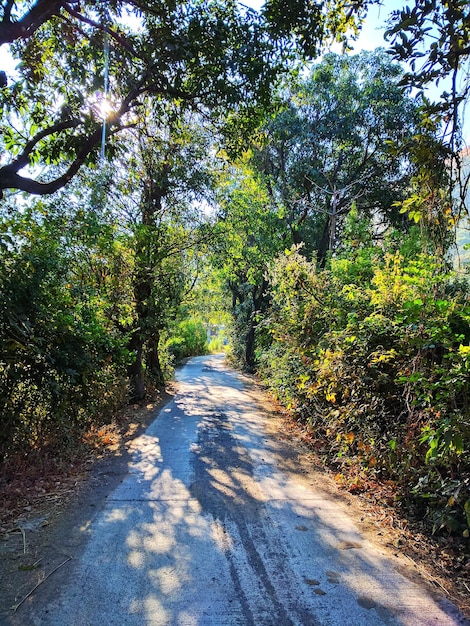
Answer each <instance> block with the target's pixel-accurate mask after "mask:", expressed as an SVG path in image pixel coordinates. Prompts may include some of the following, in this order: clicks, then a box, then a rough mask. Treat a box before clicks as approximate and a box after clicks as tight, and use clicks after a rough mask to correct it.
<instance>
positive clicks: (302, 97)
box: [258, 50, 418, 259]
mask: <svg viewBox="0 0 470 626" xmlns="http://www.w3.org/2000/svg"><path fill="white" fill-rule="evenodd" d="M401 77H402V70H401V69H400V67H399V66H397V65H395V64H393V63H392V62H391V61H390V60H389V58H388V56H387V55H386V54H385V52H384V51H382V50H378V51H375V52H362V53H361V54H359V55H356V56H352V57H348V56H338V55H334V54H330V55H327V56H326V57H325V59H324V60H323V61H321V62H320V63H319V64H317V65H314V66H313V68H312V70H311V72H310V74H309V75H308V76H307V77H306V78H305V79H304V78H301V79H300V80H298V81H297V83H294V84H293V85H292V86H291V87H290V88H289V89H288V91H287V97H286V100H287V101H288V104H287V105H286V107H285V109H284V111H281V112H280V113H279V114H278V115H276V116H274V118H273V119H272V121H271V122H269V123H268V124H267V127H266V137H267V141H266V146H265V148H264V149H263V151H262V152H261V153H260V154H259V155H258V166H259V167H261V168H262V169H263V170H264V172H265V173H266V175H267V177H268V182H269V186H270V189H271V194H272V196H273V198H274V200H275V201H276V202H277V204H278V205H279V207H280V208H282V210H283V211H284V214H285V216H286V221H287V224H288V227H289V228H290V230H291V231H292V236H293V240H294V242H295V243H300V242H301V241H303V242H306V243H307V244H308V249H310V250H311V249H312V248H313V249H317V250H318V252H319V256H320V258H322V259H324V258H325V255H326V253H327V252H328V251H334V250H335V248H336V246H337V243H338V237H339V236H340V232H341V227H342V221H343V220H344V217H345V216H346V215H347V213H348V212H349V211H350V209H351V206H352V205H353V204H355V205H356V206H357V208H358V210H359V211H360V212H361V213H362V214H366V215H368V216H370V217H371V216H374V218H375V220H376V222H379V221H385V222H386V223H388V224H390V223H393V222H395V223H396V222H397V220H399V219H400V218H399V214H398V210H397V209H396V207H395V203H396V202H397V201H398V200H400V199H401V198H403V193H404V191H405V190H406V189H407V187H408V184H409V179H410V175H411V171H412V170H411V167H410V164H409V161H408V160H407V159H408V158H409V155H408V154H407V153H404V152H403V150H402V148H403V146H406V145H407V144H406V142H407V141H409V140H410V139H411V138H412V137H413V136H414V134H415V133H416V130H417V127H418V110H417V105H416V104H415V103H414V101H413V100H412V99H411V98H409V97H407V95H406V94H405V93H403V90H402V89H401V87H400V86H399V84H398V83H399V81H400V79H401ZM397 147H398V149H396V148H397ZM308 231H310V234H309V232H308ZM312 236H313V237H314V239H313V241H312V240H311V239H310V241H309V237H312Z"/></svg>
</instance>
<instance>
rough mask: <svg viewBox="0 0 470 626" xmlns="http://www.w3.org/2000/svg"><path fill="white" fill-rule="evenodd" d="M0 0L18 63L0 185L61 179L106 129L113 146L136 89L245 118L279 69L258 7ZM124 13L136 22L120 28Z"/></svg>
mask: <svg viewBox="0 0 470 626" xmlns="http://www.w3.org/2000/svg"><path fill="white" fill-rule="evenodd" d="M2 8H3V16H2V21H1V22H0V35H3V41H5V42H8V41H12V40H14V43H13V44H12V46H11V50H12V53H13V56H14V58H15V59H17V60H18V61H20V66H19V78H18V79H17V80H16V79H14V80H13V82H11V80H9V81H8V82H9V84H7V85H6V86H5V87H3V88H2V89H1V94H0V97H1V100H0V103H1V117H2V135H3V147H4V151H5V153H6V154H7V155H9V156H8V159H7V160H5V161H4V162H3V163H2V164H1V166H0V191H3V190H5V189H9V188H11V189H19V190H22V191H26V192H28V193H32V194H41V195H43V194H50V193H53V192H55V191H57V190H58V189H60V188H62V187H63V186H64V185H65V184H67V182H68V181H70V180H71V178H72V177H73V176H74V175H76V173H77V172H78V170H79V169H80V167H81V166H82V165H83V164H86V163H90V162H93V161H94V160H95V159H96V156H97V154H96V152H97V145H98V144H99V142H100V140H101V138H102V136H103V132H104V131H105V132H106V134H107V137H108V142H109V145H108V151H110V150H112V141H111V139H112V138H113V137H114V136H116V135H118V134H119V133H120V132H121V131H122V130H123V129H124V128H126V127H128V126H129V125H133V124H134V122H135V115H136V112H137V110H138V107H139V106H140V104H139V103H140V101H141V98H142V97H143V96H144V95H145V94H150V95H153V96H155V98H156V101H158V102H161V103H165V101H167V100H171V99H172V98H177V99H179V101H180V103H181V105H184V106H186V108H188V109H190V108H197V109H200V110H205V111H206V112H207V111H208V110H212V111H219V112H220V111H221V110H224V111H225V112H227V111H228V110H232V111H238V112H240V111H242V110H243V111H245V112H246V120H251V122H250V123H248V122H247V126H250V125H251V124H252V123H254V121H255V119H256V106H259V105H260V104H267V103H268V102H269V99H270V89H271V84H272V82H273V79H274V78H275V76H276V75H277V73H278V71H279V69H280V67H281V63H280V60H281V57H282V54H280V53H279V49H276V46H275V45H274V44H273V43H271V42H270V41H269V39H268V37H267V35H266V32H265V30H264V27H263V24H262V23H261V20H260V19H259V17H258V16H257V14H256V13H255V12H254V11H251V10H240V8H239V7H238V5H237V3H235V2H205V1H204V0H200V1H198V0H195V1H193V2H186V3H173V2H170V3H167V2H160V1H159V0H153V1H147V2H145V1H144V2H132V1H131V2H119V1H118V2H113V3H109V4H107V5H106V6H104V7H101V8H96V3H95V2H92V1H88V2H81V3H80V4H79V3H77V2H73V1H71V2H65V1H64V2H52V3H45V2H37V3H36V4H34V5H32V6H29V5H28V7H27V8H26V9H25V10H24V11H23V12H22V11H21V8H22V7H21V5H20V3H17V2H13V1H11V0H4V2H3V6H2ZM126 11H130V12H132V13H133V14H134V15H135V16H137V18H138V19H139V20H140V23H141V27H140V28H139V29H134V30H132V28H130V27H129V26H126V25H125V23H124V17H125V12H126ZM23 29H24V30H23ZM108 66H109V90H108V94H107V96H106V103H105V104H106V107H107V109H108V111H107V112H106V113H104V112H103V111H102V110H101V105H102V104H103V93H104V91H105V89H104V80H105V75H106V73H107V71H108ZM10 83H11V84H10ZM97 91H98V92H101V95H97ZM38 172H39V173H38Z"/></svg>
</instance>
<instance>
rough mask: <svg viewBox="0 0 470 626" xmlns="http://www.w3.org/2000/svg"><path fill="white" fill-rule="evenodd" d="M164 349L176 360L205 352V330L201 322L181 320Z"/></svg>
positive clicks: (206, 347) (206, 350) (206, 346)
mask: <svg viewBox="0 0 470 626" xmlns="http://www.w3.org/2000/svg"><path fill="white" fill-rule="evenodd" d="M165 345H166V350H167V351H168V352H169V353H170V355H171V356H173V357H174V359H175V360H176V361H179V360H181V359H183V358H186V357H190V356H198V355H201V354H207V352H208V345H207V330H206V328H205V326H204V324H203V323H202V322H198V321H194V320H183V321H182V322H180V323H179V324H178V325H177V326H176V327H175V328H174V329H173V330H172V333H171V337H170V339H168V341H167V342H166V344H165Z"/></svg>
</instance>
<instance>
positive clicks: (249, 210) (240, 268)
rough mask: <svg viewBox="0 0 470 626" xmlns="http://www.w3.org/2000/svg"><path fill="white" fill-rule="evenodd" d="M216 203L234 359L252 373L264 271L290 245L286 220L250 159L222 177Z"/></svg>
mask: <svg viewBox="0 0 470 626" xmlns="http://www.w3.org/2000/svg"><path fill="white" fill-rule="evenodd" d="M218 201H219V204H220V211H219V216H218V229H219V237H218V240H217V244H216V246H215V255H214V261H213V263H214V265H215V266H217V267H219V268H221V270H222V276H223V277H224V281H225V287H226V289H227V290H228V292H229V294H230V297H231V310H230V312H231V315H232V318H233V321H234V351H235V356H236V359H237V361H238V363H239V365H241V366H242V367H243V368H244V369H246V370H248V371H253V370H254V369H255V365H256V354H255V351H256V335H257V330H258V323H259V321H260V319H261V318H262V315H263V312H264V311H265V310H266V307H267V305H268V303H269V294H268V293H267V287H268V283H267V280H266V271H267V268H268V265H269V263H270V262H271V261H272V260H273V259H274V258H275V257H276V256H277V254H279V252H280V251H281V250H282V249H283V247H285V245H286V241H285V237H284V232H283V230H284V228H283V227H284V224H283V221H282V219H281V218H280V216H279V215H278V214H277V213H276V212H275V211H273V207H272V203H271V200H270V198H269V195H268V192H267V189H266V186H265V185H264V182H263V180H262V179H261V177H260V175H259V174H258V173H257V172H255V171H253V170H252V169H251V168H250V166H249V165H248V164H247V163H246V161H245V162H243V161H241V162H239V164H238V166H237V167H232V168H230V169H229V170H228V171H227V172H226V173H225V175H224V176H223V177H222V180H221V185H220V187H219V195H218Z"/></svg>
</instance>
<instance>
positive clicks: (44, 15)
mask: <svg viewBox="0 0 470 626" xmlns="http://www.w3.org/2000/svg"><path fill="white" fill-rule="evenodd" d="M71 1H72V2H74V1H77V0H71ZM13 4H14V2H8V3H7V5H6V8H5V12H4V14H3V19H2V21H1V22H0V45H2V44H4V43H13V42H14V41H16V40H17V39H27V38H28V37H31V35H32V34H33V33H34V32H35V31H36V30H37V29H38V28H39V27H40V26H42V24H44V23H45V22H47V21H48V20H49V19H50V18H51V17H52V16H53V15H58V14H59V12H60V9H61V8H62V6H63V4H64V2H63V0H38V1H37V2H36V4H33V6H32V7H31V8H30V9H29V11H28V12H27V13H25V14H24V15H23V17H22V18H20V19H19V20H18V21H12V20H11V9H12V7H13Z"/></svg>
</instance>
